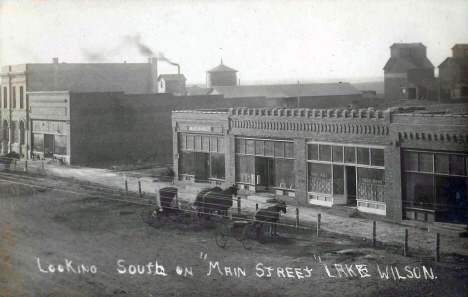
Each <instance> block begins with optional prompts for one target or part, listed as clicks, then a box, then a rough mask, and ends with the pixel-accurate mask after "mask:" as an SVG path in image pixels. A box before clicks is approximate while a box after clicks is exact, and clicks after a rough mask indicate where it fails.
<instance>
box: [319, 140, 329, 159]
mask: <svg viewBox="0 0 468 297" xmlns="http://www.w3.org/2000/svg"><path fill="white" fill-rule="evenodd" d="M319 150H320V155H319V158H320V161H331V145H322V144H321V145H320V146H319Z"/></svg>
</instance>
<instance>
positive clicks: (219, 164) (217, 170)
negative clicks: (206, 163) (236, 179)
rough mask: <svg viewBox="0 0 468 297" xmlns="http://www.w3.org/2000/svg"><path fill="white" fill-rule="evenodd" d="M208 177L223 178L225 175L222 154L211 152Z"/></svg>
mask: <svg viewBox="0 0 468 297" xmlns="http://www.w3.org/2000/svg"><path fill="white" fill-rule="evenodd" d="M210 157H211V160H210V161H211V162H210V166H211V168H210V169H211V170H210V171H211V173H210V178H216V179H224V178H225V175H226V170H225V159H224V154H211V156H210Z"/></svg>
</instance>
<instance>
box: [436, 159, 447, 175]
mask: <svg viewBox="0 0 468 297" xmlns="http://www.w3.org/2000/svg"><path fill="white" fill-rule="evenodd" d="M435 172H437V173H444V174H449V155H441V154H436V155H435Z"/></svg>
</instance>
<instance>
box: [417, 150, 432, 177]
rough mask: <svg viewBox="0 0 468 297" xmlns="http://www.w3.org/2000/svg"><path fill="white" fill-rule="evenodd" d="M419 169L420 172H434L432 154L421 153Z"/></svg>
mask: <svg viewBox="0 0 468 297" xmlns="http://www.w3.org/2000/svg"><path fill="white" fill-rule="evenodd" d="M418 155H419V162H418V165H419V171H420V172H433V168H432V154H426V153H419V154H418Z"/></svg>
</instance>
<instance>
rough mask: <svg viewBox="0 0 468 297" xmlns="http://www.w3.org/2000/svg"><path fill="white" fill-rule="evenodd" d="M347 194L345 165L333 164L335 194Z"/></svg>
mask: <svg viewBox="0 0 468 297" xmlns="http://www.w3.org/2000/svg"><path fill="white" fill-rule="evenodd" d="M344 194H345V179H344V166H342V165H333V195H344Z"/></svg>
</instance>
